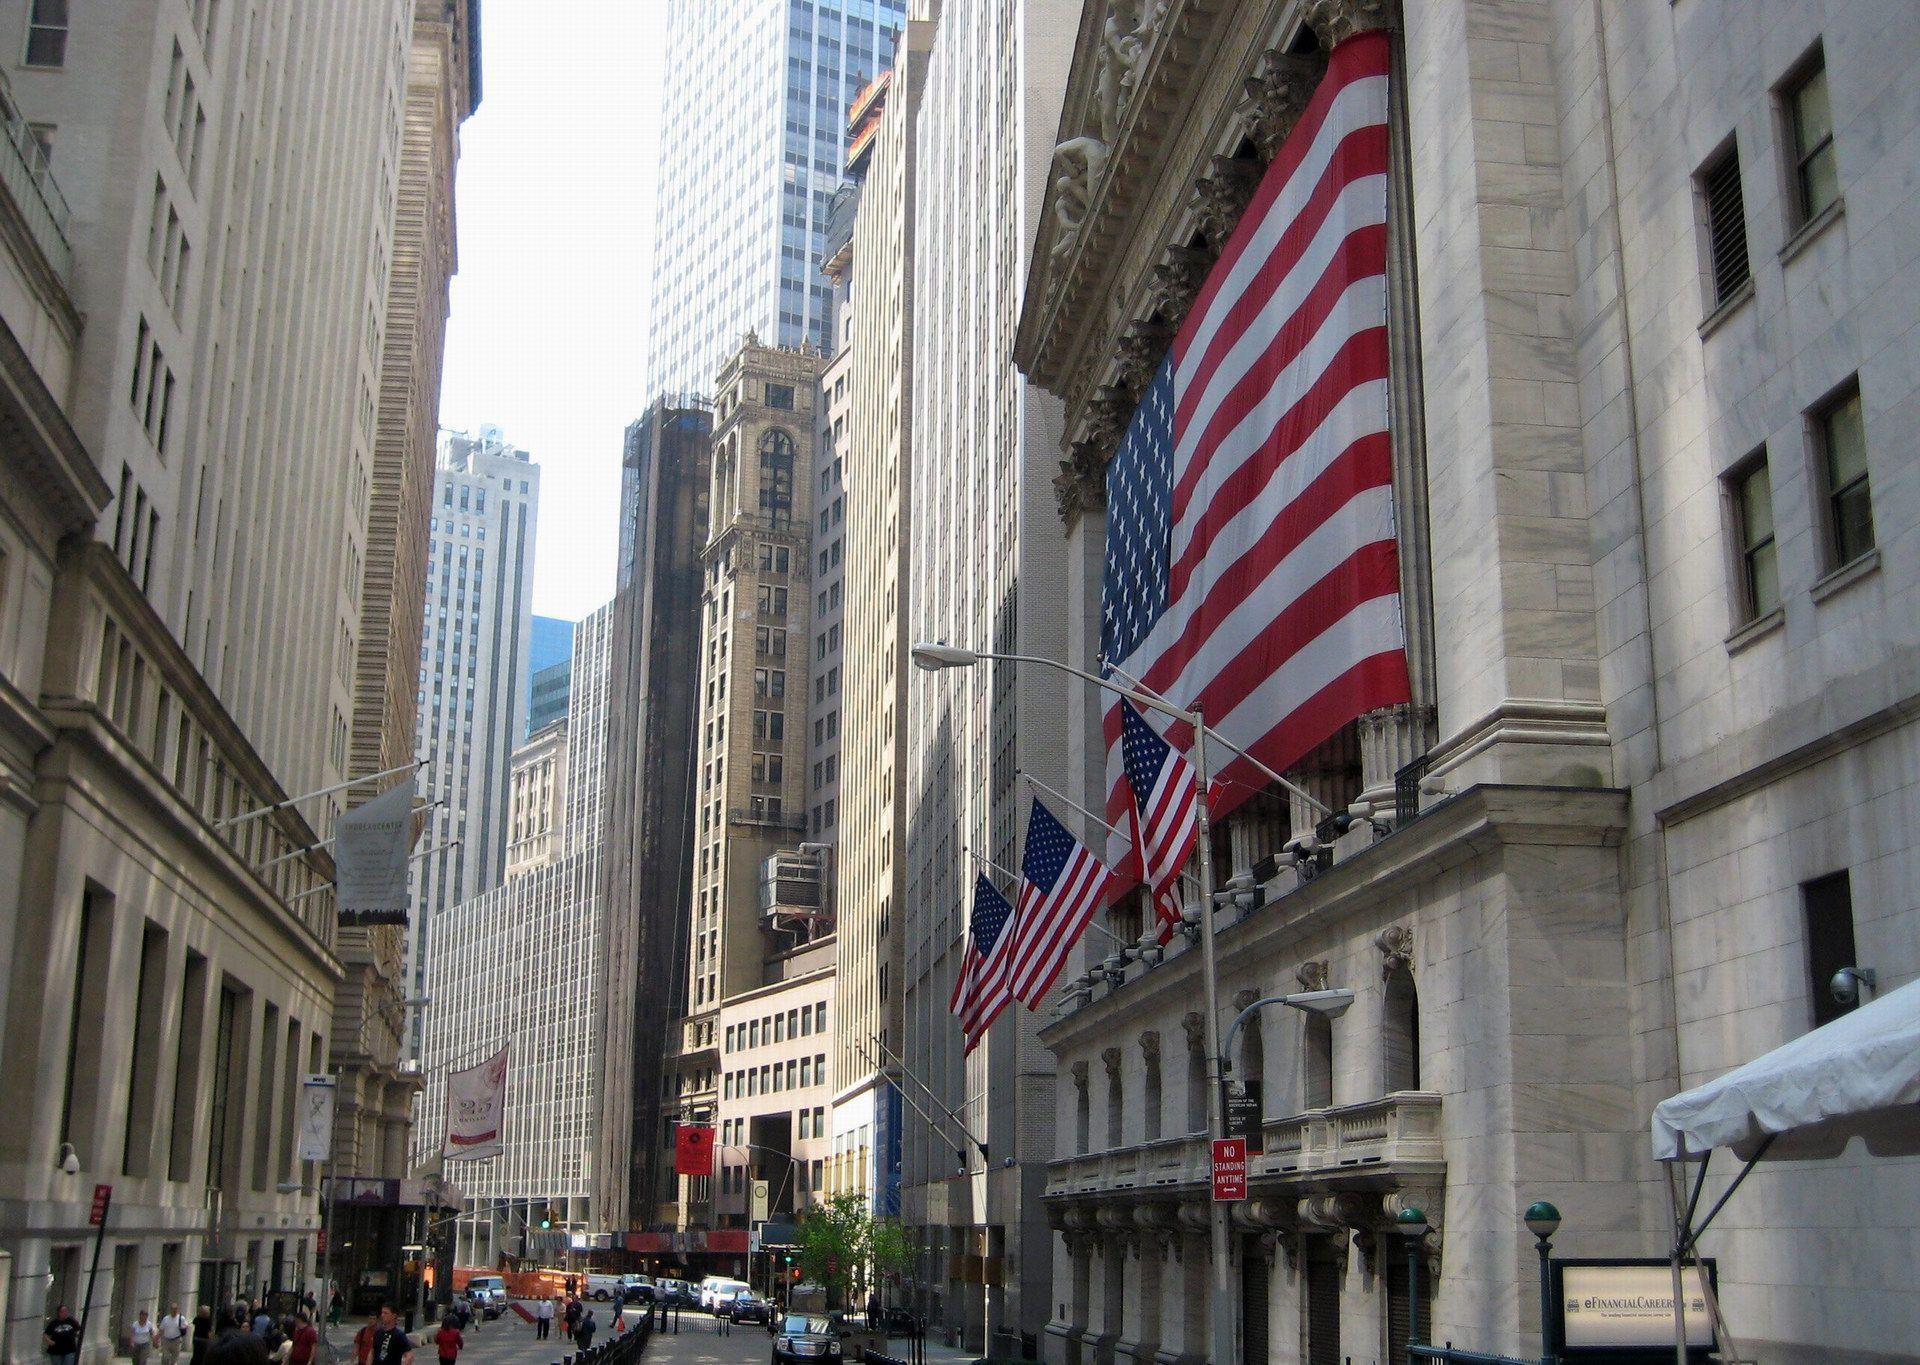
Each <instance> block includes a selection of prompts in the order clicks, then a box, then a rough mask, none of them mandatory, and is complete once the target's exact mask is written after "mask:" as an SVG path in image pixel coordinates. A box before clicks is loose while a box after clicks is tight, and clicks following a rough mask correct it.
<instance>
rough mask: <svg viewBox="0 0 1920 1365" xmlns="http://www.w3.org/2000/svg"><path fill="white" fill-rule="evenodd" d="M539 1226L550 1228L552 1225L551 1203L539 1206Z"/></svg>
mask: <svg viewBox="0 0 1920 1365" xmlns="http://www.w3.org/2000/svg"><path fill="white" fill-rule="evenodd" d="M540 1226H541V1227H542V1228H550V1227H552V1226H553V1205H551V1204H545V1205H542V1206H541V1209H540Z"/></svg>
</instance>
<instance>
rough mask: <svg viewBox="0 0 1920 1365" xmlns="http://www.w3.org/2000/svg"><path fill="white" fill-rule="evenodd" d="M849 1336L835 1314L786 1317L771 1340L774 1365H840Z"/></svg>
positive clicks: (792, 1314) (798, 1314) (801, 1314)
mask: <svg viewBox="0 0 1920 1365" xmlns="http://www.w3.org/2000/svg"><path fill="white" fill-rule="evenodd" d="M848 1335H850V1334H849V1333H848V1331H847V1327H846V1324H845V1323H844V1322H843V1321H841V1319H840V1317H839V1316H838V1315H837V1314H823V1313H789V1314H787V1316H786V1319H785V1320H784V1321H783V1322H782V1323H781V1324H780V1331H779V1332H778V1333H777V1334H776V1335H775V1336H774V1338H773V1365H802V1363H803V1362H804V1365H823V1362H824V1363H825V1365H840V1361H841V1358H842V1356H843V1355H844V1353H845V1349H846V1347H845V1340H846V1338H847V1336H848Z"/></svg>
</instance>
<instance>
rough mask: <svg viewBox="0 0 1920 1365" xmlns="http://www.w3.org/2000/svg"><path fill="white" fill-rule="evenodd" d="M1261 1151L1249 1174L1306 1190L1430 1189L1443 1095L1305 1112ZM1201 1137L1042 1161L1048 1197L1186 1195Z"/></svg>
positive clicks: (1437, 1161)
mask: <svg viewBox="0 0 1920 1365" xmlns="http://www.w3.org/2000/svg"><path fill="white" fill-rule="evenodd" d="M1265 1131H1266V1151H1265V1153H1264V1154H1263V1155H1261V1156H1257V1157H1254V1158H1253V1159H1252V1161H1251V1163H1250V1166H1249V1171H1248V1178H1249V1183H1250V1185H1251V1186H1252V1187H1253V1188H1254V1190H1255V1191H1256V1192H1257V1191H1258V1190H1259V1187H1260V1186H1261V1185H1263V1184H1268V1185H1274V1186H1278V1185H1281V1184H1286V1185H1297V1186H1299V1187H1300V1189H1299V1190H1298V1191H1297V1192H1300V1193H1304V1192H1307V1190H1308V1189H1313V1190H1322V1189H1325V1190H1361V1189H1381V1190H1385V1189H1395V1188H1400V1187H1402V1186H1412V1185H1432V1184H1435V1183H1437V1182H1438V1181H1439V1179H1440V1177H1441V1175H1442V1173H1443V1172H1444V1171H1445V1169H1446V1161H1445V1158H1444V1156H1443V1154H1442V1151H1441V1139H1440V1096H1439V1095H1437V1094H1434V1093H1432V1092H1430V1091H1423V1090H1406V1091H1400V1092H1398V1093H1396V1094H1392V1095H1385V1096H1382V1097H1381V1098H1379V1099H1377V1100H1367V1101H1366V1102H1364V1103H1361V1104H1345V1105H1338V1106H1335V1107H1334V1108H1330V1109H1309V1110H1307V1111H1305V1112H1304V1113H1299V1114H1294V1115H1291V1116H1289V1117H1287V1118H1280V1119H1271V1120H1269V1121H1268V1122H1267V1125H1266V1130H1265ZM1209 1165H1210V1149H1209V1147H1208V1139H1207V1138H1206V1136H1205V1135H1204V1134H1200V1133H1194V1134H1190V1135H1188V1136H1184V1137H1175V1138H1161V1139H1159V1140H1157V1141H1154V1142H1142V1143H1136V1144H1134V1145H1132V1146H1129V1147H1116V1148H1113V1149H1111V1150H1109V1151H1104V1152H1090V1153H1088V1154H1086V1155H1085V1156H1072V1157H1063V1158H1061V1159H1060V1160H1058V1161H1053V1162H1050V1163H1048V1166H1047V1189H1046V1197H1047V1198H1048V1199H1049V1200H1062V1201H1076V1200H1086V1199H1095V1200H1097V1199H1102V1198H1105V1197H1108V1196H1111V1195H1114V1194H1119V1193H1124V1192H1129V1191H1132V1192H1164V1193H1166V1194H1167V1195H1175V1196H1191V1195H1194V1194H1199V1193H1204V1192H1205V1191H1206V1189H1207V1187H1208V1168H1209Z"/></svg>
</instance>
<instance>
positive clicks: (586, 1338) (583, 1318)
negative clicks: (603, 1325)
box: [573, 1308, 599, 1351]
mask: <svg viewBox="0 0 1920 1365" xmlns="http://www.w3.org/2000/svg"><path fill="white" fill-rule="evenodd" d="M598 1326H599V1324H598V1323H596V1322H595V1321H594V1320H593V1310H592V1309H591V1308H582V1309H581V1310H580V1322H579V1324H578V1325H577V1326H576V1327H575V1328H574V1329H573V1340H574V1344H575V1345H577V1346H578V1347H579V1348H580V1349H581V1350H583V1351H584V1350H586V1349H587V1348H588V1347H590V1346H592V1345H593V1333H594V1330H595V1328H597V1327H598Z"/></svg>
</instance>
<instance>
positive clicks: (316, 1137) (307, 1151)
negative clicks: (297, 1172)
mask: <svg viewBox="0 0 1920 1365" xmlns="http://www.w3.org/2000/svg"><path fill="white" fill-rule="evenodd" d="M336 1086H337V1082H336V1081H335V1080H334V1078H333V1077H332V1076H329V1075H327V1074H326V1073H324V1072H319V1071H315V1072H311V1073H309V1074H308V1075H307V1076H306V1078H305V1079H304V1080H302V1081H301V1082H300V1159H301V1160H302V1161H325V1160H327V1159H328V1158H329V1157H331V1156H332V1155H333V1096H334V1091H335V1088H336Z"/></svg>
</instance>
